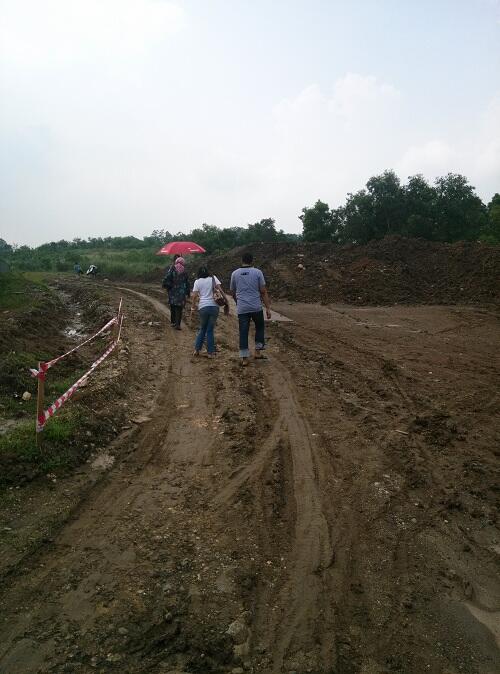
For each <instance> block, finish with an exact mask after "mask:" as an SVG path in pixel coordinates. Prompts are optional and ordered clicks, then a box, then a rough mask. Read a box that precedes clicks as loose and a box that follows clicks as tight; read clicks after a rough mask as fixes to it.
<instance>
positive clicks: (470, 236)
mask: <svg viewBox="0 0 500 674" xmlns="http://www.w3.org/2000/svg"><path fill="white" fill-rule="evenodd" d="M299 217H300V219H301V220H302V226H303V239H304V241H332V242H335V243H340V244H345V243H354V244H364V243H367V242H368V241H371V240H373V239H381V238H383V237H384V236H387V235H390V234H401V235H403V236H408V237H418V238H424V239H429V240H431V241H448V242H453V241H462V240H463V241H478V240H482V241H485V242H489V243H496V242H500V194H495V196H494V197H493V199H492V200H491V201H490V203H489V204H488V205H485V204H484V203H483V202H482V200H481V199H480V198H479V196H478V195H477V194H476V192H475V189H474V187H473V186H472V185H470V184H469V182H468V180H467V178H466V177H465V176H462V175H460V174H457V173H448V174H447V175H446V176H443V177H439V178H436V180H435V181H434V184H433V185H431V184H429V182H428V181H427V180H426V179H425V178H424V177H423V176H422V175H415V176H410V177H409V178H408V182H407V183H406V184H401V181H400V180H399V178H398V176H397V175H396V174H395V173H394V171H385V172H384V173H382V174H381V175H378V176H373V177H372V178H370V180H368V182H367V183H366V188H365V189H362V190H359V191H358V192H355V193H354V194H348V195H347V198H346V202H345V204H344V205H342V206H339V207H338V208H330V207H329V206H328V204H327V203H325V202H323V201H317V202H316V203H315V204H314V206H312V207H311V208H307V207H306V208H304V209H302V214H301V215H300V216H299Z"/></svg>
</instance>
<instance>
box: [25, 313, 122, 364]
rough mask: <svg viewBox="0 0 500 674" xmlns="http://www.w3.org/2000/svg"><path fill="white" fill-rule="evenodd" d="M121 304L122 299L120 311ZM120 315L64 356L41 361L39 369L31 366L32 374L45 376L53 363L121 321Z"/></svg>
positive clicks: (64, 354)
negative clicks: (44, 361)
mask: <svg viewBox="0 0 500 674" xmlns="http://www.w3.org/2000/svg"><path fill="white" fill-rule="evenodd" d="M121 306H122V305H121V300H120V309H119V311H120V310H121ZM119 316H120V313H119V314H118V316H115V317H114V318H112V319H111V320H110V321H108V322H107V323H106V325H104V326H103V327H102V328H101V329H100V330H98V331H97V332H96V333H95V335H92V337H89V338H88V339H86V340H85V341H84V342H82V343H81V344H78V346H75V347H74V348H73V349H71V351H68V352H67V353H63V355H62V356H58V357H57V358H54V359H53V360H49V361H48V362H47V363H40V364H39V369H38V370H36V369H35V368H30V372H31V375H32V376H33V377H43V376H44V375H45V373H46V372H47V370H48V369H49V368H50V367H52V366H53V365H55V364H56V363H58V362H59V361H60V360H62V359H63V358H66V357H67V356H69V355H70V354H71V353H74V352H75V351H78V349H81V348H82V346H85V344H88V343H89V342H91V341H92V340H93V339H95V338H96V337H98V336H99V335H100V334H101V332H104V331H105V330H107V329H108V328H110V327H111V326H112V325H114V324H115V323H119V322H120V319H119Z"/></svg>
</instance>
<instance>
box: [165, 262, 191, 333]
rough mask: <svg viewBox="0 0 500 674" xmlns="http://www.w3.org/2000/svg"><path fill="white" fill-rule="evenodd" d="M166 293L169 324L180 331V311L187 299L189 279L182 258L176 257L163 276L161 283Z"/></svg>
mask: <svg viewBox="0 0 500 674" xmlns="http://www.w3.org/2000/svg"><path fill="white" fill-rule="evenodd" d="M162 285H163V287H164V288H166V289H167V291H168V302H169V304H170V323H171V325H172V327H173V328H175V329H176V330H180V329H181V320H182V310H183V309H184V306H185V304H186V299H187V298H188V297H189V279H188V275H187V272H186V268H185V262H184V258H183V257H180V256H178V257H177V258H176V260H175V264H173V265H172V266H171V267H170V268H169V269H168V271H167V273H166V274H165V278H164V279H163V283H162Z"/></svg>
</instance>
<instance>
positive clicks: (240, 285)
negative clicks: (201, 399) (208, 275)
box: [231, 253, 271, 366]
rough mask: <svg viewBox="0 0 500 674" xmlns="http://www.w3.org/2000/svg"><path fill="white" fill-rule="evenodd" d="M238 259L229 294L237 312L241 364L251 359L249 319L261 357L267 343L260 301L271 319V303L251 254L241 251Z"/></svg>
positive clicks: (259, 356) (262, 276) (257, 355)
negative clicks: (239, 264)
mask: <svg viewBox="0 0 500 674" xmlns="http://www.w3.org/2000/svg"><path fill="white" fill-rule="evenodd" d="M241 260H242V263H243V264H242V266H241V267H240V268H239V269H236V270H235V271H233V273H232V274H231V294H232V296H233V297H234V300H235V302H236V310H237V313H238V323H239V329H240V358H241V364H242V365H243V366H245V365H248V363H249V360H248V359H249V358H250V350H249V348H248V333H249V330H250V322H251V321H253V322H254V324H255V358H257V359H259V358H264V355H263V353H262V351H263V349H265V346H266V343H265V335H264V332H265V328H264V312H263V310H262V302H264V305H265V307H266V316H267V318H271V303H270V301H269V295H268V292H267V288H266V281H265V279H264V274H263V273H262V272H261V270H260V269H256V268H255V267H254V266H253V256H252V254H251V253H244V254H243V256H242V258H241Z"/></svg>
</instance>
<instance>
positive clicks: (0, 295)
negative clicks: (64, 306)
mask: <svg viewBox="0 0 500 674" xmlns="http://www.w3.org/2000/svg"><path fill="white" fill-rule="evenodd" d="M31 276H32V277H33V278H27V276H26V275H25V274H19V273H15V272H7V273H2V274H0V311H18V310H20V309H26V308H28V307H32V306H35V305H36V304H37V303H38V299H39V294H40V293H41V292H43V291H46V290H47V286H46V285H45V283H44V282H43V278H44V274H42V273H34V274H32V275H31Z"/></svg>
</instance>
